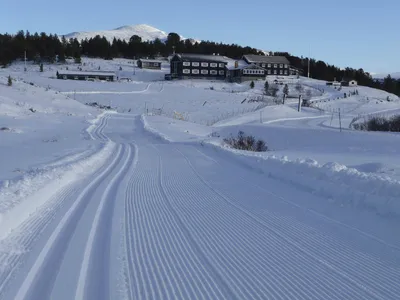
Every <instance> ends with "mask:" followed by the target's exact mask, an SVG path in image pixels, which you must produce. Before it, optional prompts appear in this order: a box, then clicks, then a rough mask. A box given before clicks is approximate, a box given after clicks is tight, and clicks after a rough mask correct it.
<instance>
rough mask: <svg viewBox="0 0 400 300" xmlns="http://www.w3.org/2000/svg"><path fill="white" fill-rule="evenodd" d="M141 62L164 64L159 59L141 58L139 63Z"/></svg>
mask: <svg viewBox="0 0 400 300" xmlns="http://www.w3.org/2000/svg"><path fill="white" fill-rule="evenodd" d="M139 60H140V61H141V62H149V63H159V64H161V63H162V61H161V60H157V59H145V58H141V59H138V61H139Z"/></svg>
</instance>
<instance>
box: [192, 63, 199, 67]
mask: <svg viewBox="0 0 400 300" xmlns="http://www.w3.org/2000/svg"><path fill="white" fill-rule="evenodd" d="M199 66H200V63H198V62H192V67H199Z"/></svg>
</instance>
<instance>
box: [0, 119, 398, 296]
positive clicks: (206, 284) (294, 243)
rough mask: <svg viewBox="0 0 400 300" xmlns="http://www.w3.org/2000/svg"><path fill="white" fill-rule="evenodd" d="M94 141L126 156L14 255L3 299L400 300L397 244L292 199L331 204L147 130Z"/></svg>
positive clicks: (28, 229) (96, 133)
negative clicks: (159, 136) (169, 141)
mask: <svg viewBox="0 0 400 300" xmlns="http://www.w3.org/2000/svg"><path fill="white" fill-rule="evenodd" d="M90 135H91V137H92V138H93V139H96V140H98V141H101V142H103V143H113V150H112V151H113V152H112V155H111V156H110V158H109V159H108V160H107V161H104V163H103V164H102V165H101V166H100V167H99V168H98V169H97V170H94V172H93V173H92V174H91V175H90V176H87V177H86V178H83V179H82V180H79V181H77V182H73V183H72V184H69V185H67V186H66V187H64V188H62V189H60V190H59V191H58V192H57V193H56V194H55V195H53V196H52V197H50V198H49V199H48V201H47V202H46V204H45V205H44V206H43V207H40V208H39V209H38V210H37V212H36V213H34V214H32V215H31V216H30V217H29V218H28V219H27V220H26V221H25V222H24V223H23V224H22V225H21V226H20V228H18V230H15V231H14V232H12V233H11V234H10V235H9V236H8V237H6V238H5V239H4V240H2V241H0V299H16V300H39V299H40V300H45V299H57V300H67V299H68V300H70V299H75V300H89V299H93V300H106V299H130V300H132V299H304V300H308V299H349V300H350V299H351V300H355V299H381V300H384V299H385V300H386V299H399V295H400V246H399V245H398V244H397V243H395V242H394V243H391V242H390V241H387V240H385V239H383V238H381V237H379V236H375V235H373V234H371V233H369V232H367V231H365V230H364V229H363V228H359V227H353V226H352V225H348V224H344V223H342V222H340V221H338V220H335V219H332V218H329V217H327V216H325V215H323V214H320V213H318V212H316V211H314V210H313V209H312V208H310V207H307V206H306V205H305V204H304V203H305V202H297V199H296V198H293V196H292V197H290V196H289V195H296V197H298V198H302V199H308V198H310V199H312V200H313V201H314V200H315V201H327V200H326V199H318V198H317V197H316V196H314V195H312V194H307V191H304V190H301V189H296V186H295V183H293V184H290V183H284V182H279V181H278V180H276V179H274V178H272V177H268V176H266V175H264V174H259V173H257V172H255V171H254V170H251V169H249V168H247V167H246V166H244V165H241V164H239V163H238V162H237V161H235V160H234V159H232V158H231V156H227V155H224V153H223V152H221V151H220V150H217V151H215V150H214V149H212V148H207V147H201V146H196V145H190V144H174V143H166V142H164V141H163V140H162V139H160V138H158V137H156V136H153V135H152V134H150V133H148V132H146V131H145V130H144V129H143V126H142V124H141V122H140V118H139V117H133V116H129V115H123V114H105V115H104V116H103V117H102V118H101V119H100V120H99V122H98V123H97V124H96V125H95V126H94V127H93V128H92V130H91V132H90ZM75 156H76V155H75ZM76 157H77V158H76V159H78V158H80V156H79V155H78V156H76ZM73 159H75V158H74V157H72V158H71V159H68V158H65V160H66V161H70V160H73ZM288 190H292V191H293V190H294V191H296V193H293V192H292V193H288Z"/></svg>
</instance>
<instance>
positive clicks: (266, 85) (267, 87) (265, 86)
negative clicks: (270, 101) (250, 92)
mask: <svg viewBox="0 0 400 300" xmlns="http://www.w3.org/2000/svg"><path fill="white" fill-rule="evenodd" d="M268 91H269V83H268V81H266V82H265V84H264V94H265V95H268V94H269V92H268Z"/></svg>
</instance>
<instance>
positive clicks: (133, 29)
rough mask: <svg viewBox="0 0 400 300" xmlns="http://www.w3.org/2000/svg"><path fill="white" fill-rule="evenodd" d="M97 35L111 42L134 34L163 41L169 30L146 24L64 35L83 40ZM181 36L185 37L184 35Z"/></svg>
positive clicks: (126, 39)
mask: <svg viewBox="0 0 400 300" xmlns="http://www.w3.org/2000/svg"><path fill="white" fill-rule="evenodd" d="M97 35H100V36H101V37H102V36H104V37H105V38H106V39H107V40H108V41H109V42H112V41H113V39H114V38H116V39H117V40H118V39H120V40H124V41H127V42H129V39H130V38H131V37H132V36H133V35H137V36H140V37H141V38H142V40H143V41H154V40H155V39H157V38H158V39H160V40H161V41H165V40H166V39H167V37H168V33H167V32H165V31H162V30H160V29H157V28H155V27H152V26H150V25H146V24H139V25H127V26H122V27H118V28H115V29H112V30H101V31H90V32H89V31H81V32H72V33H68V34H65V35H64V36H65V37H66V38H67V39H70V38H73V39H75V38H76V39H78V40H79V41H81V40H84V39H90V38H94V37H95V36H97ZM181 38H182V39H184V37H182V36H181Z"/></svg>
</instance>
